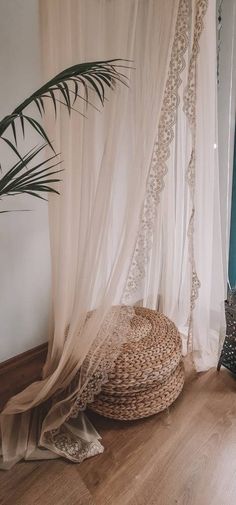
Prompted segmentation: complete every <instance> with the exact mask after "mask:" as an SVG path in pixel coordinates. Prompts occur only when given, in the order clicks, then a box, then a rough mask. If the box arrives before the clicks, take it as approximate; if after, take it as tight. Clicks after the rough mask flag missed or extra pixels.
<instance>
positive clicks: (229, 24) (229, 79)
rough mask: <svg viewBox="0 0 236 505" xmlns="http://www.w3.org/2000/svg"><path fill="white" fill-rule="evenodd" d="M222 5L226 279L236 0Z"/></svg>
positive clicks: (220, 106)
mask: <svg viewBox="0 0 236 505" xmlns="http://www.w3.org/2000/svg"><path fill="white" fill-rule="evenodd" d="M220 4H221V5H222V29H221V45H220V60H219V71H220V82H219V87H218V124H219V128H218V132H219V168H220V196H221V209H222V235H223V257H224V267H225V279H227V271H228V257H229V237H230V216H231V193H232V173H233V153H234V129H235V113H236V0H224V1H223V2H222V3H221V0H217V5H218V6H219V5H220Z"/></svg>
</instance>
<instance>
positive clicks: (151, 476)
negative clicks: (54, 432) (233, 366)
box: [0, 369, 236, 505]
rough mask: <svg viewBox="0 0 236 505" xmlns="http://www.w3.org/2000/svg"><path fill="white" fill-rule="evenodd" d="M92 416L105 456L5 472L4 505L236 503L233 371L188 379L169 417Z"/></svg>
mask: <svg viewBox="0 0 236 505" xmlns="http://www.w3.org/2000/svg"><path fill="white" fill-rule="evenodd" d="M88 415H89V417H90V419H91V421H92V422H93V423H94V425H95V426H96V428H97V430H98V431H99V433H100V434H101V435H102V438H103V444H104V446H105V451H104V453H103V454H102V455H99V456H96V457H94V458H91V459H89V460H86V461H85V462H84V463H82V464H81V465H73V464H69V463H67V462H65V461H63V460H60V461H47V462H33V463H20V464H18V465H16V466H15V468H14V469H12V470H10V471H9V472H1V473H0V496H1V499H0V504H1V505H75V504H76V505H92V504H93V505H235V503H236V380H235V378H234V377H233V376H232V375H230V374H229V372H227V371H226V370H224V369H222V371H221V372H220V373H219V374H218V373H217V372H216V371H215V370H211V371H209V372H207V373H204V374H203V373H202V374H198V375H197V374H194V373H190V374H188V377H187V380H186V384H185V387H184V390H183V392H182V394H181V395H180V397H179V399H178V400H177V401H176V402H175V404H174V405H173V406H172V407H171V408H170V409H169V412H164V413H162V414H159V415H156V416H153V417H150V418H148V419H146V420H140V421H136V422H116V421H111V420H107V419H104V418H102V417H100V416H97V415H95V414H92V413H89V414H88Z"/></svg>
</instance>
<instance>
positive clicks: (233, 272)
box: [229, 132, 236, 288]
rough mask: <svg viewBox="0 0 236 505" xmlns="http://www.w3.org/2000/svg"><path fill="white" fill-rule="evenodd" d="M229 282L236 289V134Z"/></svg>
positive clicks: (235, 143) (235, 138) (235, 142)
mask: <svg viewBox="0 0 236 505" xmlns="http://www.w3.org/2000/svg"><path fill="white" fill-rule="evenodd" d="M229 282H230V285H231V287H232V288H235V287H236V132H235V137H234V169H233V186H232V208H231V227H230V248H229Z"/></svg>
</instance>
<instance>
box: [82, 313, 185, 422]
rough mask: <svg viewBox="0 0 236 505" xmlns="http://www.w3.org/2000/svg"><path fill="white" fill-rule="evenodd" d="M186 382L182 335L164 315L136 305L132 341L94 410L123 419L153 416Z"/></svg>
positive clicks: (174, 397)
mask: <svg viewBox="0 0 236 505" xmlns="http://www.w3.org/2000/svg"><path fill="white" fill-rule="evenodd" d="M183 384H184V371H183V366H182V344H181V337H180V334H179V332H178V330H177V328H176V326H175V325H174V323H172V321H170V320H169V319H168V318H167V317H166V316H164V314H162V313H159V312H156V311H154V310H150V309H146V308H143V307H135V316H134V317H133V318H132V320H131V331H130V335H129V338H128V341H127V342H126V343H125V344H123V345H122V346H121V351H120V354H119V356H118V358H117V360H116V363H115V366H114V369H113V371H112V373H110V374H109V380H108V382H107V383H106V384H104V385H103V387H102V391H101V393H100V394H99V395H98V396H97V397H96V398H95V400H94V402H93V403H91V404H90V408H91V410H93V411H95V412H97V413H99V414H101V415H104V416H106V417H110V418H114V419H122V420H131V419H138V418H141V417H147V416H150V415H153V414H155V413H157V412H160V411H161V410H164V409H165V408H167V407H169V406H170V405H171V403H173V401H174V400H175V399H176V398H177V396H178V395H179V393H180V392H181V390H182V387H183Z"/></svg>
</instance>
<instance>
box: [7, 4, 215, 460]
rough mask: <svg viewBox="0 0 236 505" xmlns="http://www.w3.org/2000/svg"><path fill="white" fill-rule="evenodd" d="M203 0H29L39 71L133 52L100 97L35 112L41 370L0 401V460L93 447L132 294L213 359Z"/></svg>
mask: <svg viewBox="0 0 236 505" xmlns="http://www.w3.org/2000/svg"><path fill="white" fill-rule="evenodd" d="M214 3H215V2H210V3H209V5H208V2H207V0H179V1H176V0H166V1H165V2H163V1H162V0H155V1H154V0H146V1H143V0H128V1H127V0H119V1H117V0H96V1H95V0H68V1H67V2H63V1H60V0H41V2H40V6H41V26H42V54H43V62H44V67H45V77H46V78H47V79H48V78H50V77H51V76H52V75H54V74H56V73H57V72H59V71H60V70H62V69H63V68H65V67H68V66H70V65H73V64H74V63H77V62H79V61H89V60H90V61H94V60H102V59H112V58H125V59H129V60H132V61H133V64H132V65H131V66H134V67H135V68H134V69H129V70H126V73H128V75H129V87H128V88H125V87H122V86H121V87H118V88H117V89H116V90H115V93H111V94H108V96H107V98H108V101H106V103H105V107H104V110H103V111H102V113H100V112H98V111H97V110H94V108H93V107H92V106H91V107H89V108H88V110H86V109H85V107H84V106H83V100H81V103H80V112H81V113H82V114H84V115H86V116H87V117H86V118H85V117H83V116H82V115H81V114H77V113H76V112H74V113H73V114H72V116H71V117H70V118H68V116H67V114H66V111H65V110H64V109H63V106H61V108H60V111H59V116H58V120H57V122H56V124H54V122H53V116H52V114H51V115H50V114H49V122H48V129H49V131H50V132H51V136H52V137H54V138H55V148H56V150H57V151H59V152H61V153H63V160H64V161H63V162H64V166H65V171H64V173H63V184H62V185H61V186H60V193H61V195H60V197H59V198H54V197H52V198H50V202H49V222H50V238H51V254H52V286H53V291H52V323H51V331H50V335H49V351H48V356H47V360H46V363H45V367H44V372H43V378H42V380H41V381H38V382H36V383H34V384H31V385H30V386H29V387H28V388H26V390H24V391H23V392H22V393H20V394H18V395H17V396H15V397H13V398H11V399H10V401H9V402H8V404H7V405H6V407H5V409H4V411H3V413H2V415H1V440H2V449H1V450H2V461H1V467H2V468H9V467H11V466H12V465H13V464H14V463H15V462H17V461H18V460H20V459H22V458H25V459H32V458H52V457H60V456H64V457H66V458H68V459H70V460H71V461H74V462H81V461H83V459H85V458H86V457H89V456H91V455H94V454H98V453H100V452H102V450H103V447H102V445H101V442H100V440H99V435H98V433H97V432H96V430H95V428H94V427H93V426H92V425H91V423H90V422H89V420H88V419H87V417H86V416H85V414H84V413H83V410H84V409H85V407H86V405H87V404H88V403H89V402H90V401H91V400H92V399H93V397H94V394H97V393H98V392H99V391H100V388H101V385H102V384H103V383H104V382H105V381H106V380H107V378H108V374H109V372H110V371H111V370H112V367H113V365H114V362H115V359H116V357H117V355H118V353H119V351H120V346H121V345H122V343H123V342H124V341H125V340H126V339H127V338H129V336H130V333H131V327H130V320H131V319H132V317H133V308H132V307H133V306H134V305H135V304H141V305H143V306H147V307H150V308H155V309H159V310H162V311H164V312H165V313H166V315H168V316H169V317H170V318H171V319H173V320H174V322H175V323H176V324H177V326H178V328H179V329H180V331H181V333H182V335H183V343H184V345H185V347H186V350H187V347H188V349H189V350H190V351H192V352H193V358H194V361H195V365H196V368H197V369H198V370H203V369H207V368H208V367H209V366H212V365H213V364H215V363H216V359H217V353H218V346H219V337H220V334H221V332H222V331H223V327H224V318H223V297H222V286H223V274H222V259H221V256H220V250H221V247H220V240H221V238H220V233H219V230H220V228H218V221H219V188H218V175H219V174H218V164H217V152H216V150H215V149H214V144H215V143H216V137H215V135H216V108H215V107H216V101H215V97H216V95H215V93H216V91H215V80H216V73H215V65H216V61H215V58H216V56H215V49H214V44H215V28H214V26H213V25H214V23H215V18H214V9H215V5H214ZM206 54H207V55H208V57H207V59H206V57H205V56H206ZM209 83H210V84H209ZM91 100H92V97H91ZM93 105H94V106H95V107H96V108H97V106H98V104H97V103H96V102H94V103H93ZM216 243H218V247H215V246H216Z"/></svg>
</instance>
